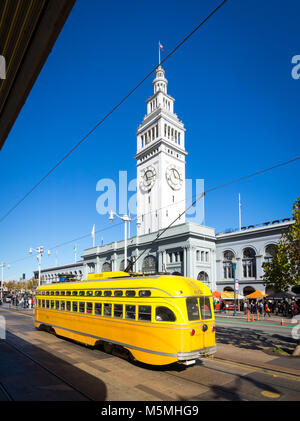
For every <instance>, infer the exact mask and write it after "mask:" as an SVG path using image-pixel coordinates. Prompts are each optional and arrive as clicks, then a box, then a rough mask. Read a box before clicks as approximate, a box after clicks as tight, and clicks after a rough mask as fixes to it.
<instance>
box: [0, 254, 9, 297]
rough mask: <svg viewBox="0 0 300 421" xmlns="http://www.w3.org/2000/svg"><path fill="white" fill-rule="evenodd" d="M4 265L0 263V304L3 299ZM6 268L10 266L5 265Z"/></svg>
mask: <svg viewBox="0 0 300 421" xmlns="http://www.w3.org/2000/svg"><path fill="white" fill-rule="evenodd" d="M5 266H6V264H5V263H4V262H2V263H1V265H0V267H1V269H2V276H1V284H0V303H1V302H2V298H3V282H4V268H5ZM7 268H8V269H9V268H10V265H7Z"/></svg>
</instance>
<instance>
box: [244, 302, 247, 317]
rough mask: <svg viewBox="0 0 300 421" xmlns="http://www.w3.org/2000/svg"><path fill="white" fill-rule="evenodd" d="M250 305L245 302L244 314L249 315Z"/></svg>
mask: <svg viewBox="0 0 300 421" xmlns="http://www.w3.org/2000/svg"><path fill="white" fill-rule="evenodd" d="M247 310H248V304H247V301H245V302H244V313H245V314H247Z"/></svg>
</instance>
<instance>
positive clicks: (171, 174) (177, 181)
mask: <svg viewBox="0 0 300 421" xmlns="http://www.w3.org/2000/svg"><path fill="white" fill-rule="evenodd" d="M166 178H167V181H168V183H169V186H170V187H172V189H173V190H179V189H181V187H182V184H183V178H182V175H181V173H180V172H179V171H178V169H177V168H175V167H173V166H169V167H168V168H167V171H166Z"/></svg>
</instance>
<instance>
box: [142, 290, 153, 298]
mask: <svg viewBox="0 0 300 421" xmlns="http://www.w3.org/2000/svg"><path fill="white" fill-rule="evenodd" d="M150 295H151V291H149V290H147V291H139V296H140V297H150Z"/></svg>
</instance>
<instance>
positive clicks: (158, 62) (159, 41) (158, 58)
mask: <svg viewBox="0 0 300 421" xmlns="http://www.w3.org/2000/svg"><path fill="white" fill-rule="evenodd" d="M158 65H160V41H158Z"/></svg>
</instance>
